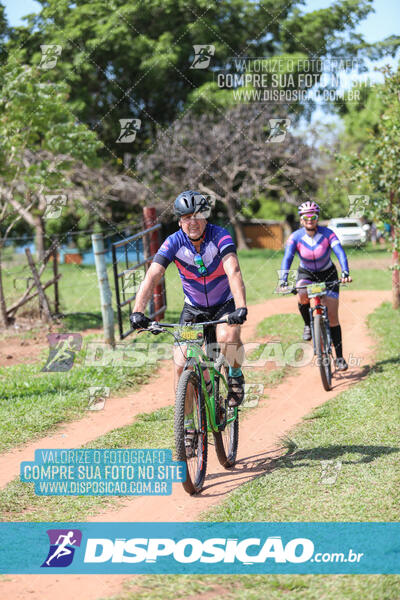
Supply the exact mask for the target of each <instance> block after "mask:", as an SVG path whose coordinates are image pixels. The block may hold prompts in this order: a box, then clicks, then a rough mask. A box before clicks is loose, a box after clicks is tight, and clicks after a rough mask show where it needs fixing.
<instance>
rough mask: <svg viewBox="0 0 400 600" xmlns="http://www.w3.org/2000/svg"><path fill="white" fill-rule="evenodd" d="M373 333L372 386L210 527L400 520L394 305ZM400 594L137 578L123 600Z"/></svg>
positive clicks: (325, 582) (255, 579)
mask: <svg viewBox="0 0 400 600" xmlns="http://www.w3.org/2000/svg"><path fill="white" fill-rule="evenodd" d="M369 325H370V327H371V328H372V331H373V333H374V335H375V336H376V337H377V338H378V340H379V351H378V356H377V363H376V364H375V365H374V367H373V368H372V369H371V370H370V372H369V374H368V376H367V378H366V379H365V380H364V381H363V382H361V383H360V384H358V385H357V386H354V387H353V388H351V389H349V390H347V391H345V392H343V393H342V394H340V396H338V397H337V398H335V399H332V400H331V401H328V402H327V403H326V404H325V405H324V406H322V407H320V408H318V409H317V410H315V411H313V412H312V413H311V414H310V415H309V416H308V417H307V418H306V419H305V420H304V423H303V424H301V425H300V426H299V427H297V428H296V429H295V430H294V432H293V433H292V434H291V439H287V440H286V442H285V444H286V447H287V453H286V454H285V455H283V456H282V458H281V459H278V460H275V461H273V462H271V464H270V465H269V466H268V468H267V469H266V473H265V474H264V475H262V476H260V477H258V478H256V479H255V480H253V481H252V482H250V483H247V484H245V485H243V486H241V487H240V488H238V489H237V490H236V491H234V492H233V493H231V494H230V495H229V497H228V499H227V500H226V501H225V502H224V503H222V504H221V505H219V506H217V507H215V508H214V509H212V510H210V511H208V512H207V513H204V514H203V516H202V520H204V521H232V522H235V521H260V520H266V521H398V520H399V518H400V475H399V470H398V463H399V457H400V444H399V440H400V409H399V404H398V390H399V389H400V357H399V352H398V340H399V339H400V314H399V313H395V312H393V310H392V309H391V307H390V306H389V304H384V305H382V306H381V307H380V308H379V309H378V310H376V311H375V312H374V313H373V314H372V315H371V316H370V319H369ZM264 327H265V326H262V328H264ZM321 460H334V461H336V460H340V461H341V462H342V468H341V470H340V471H339V474H338V478H337V480H336V482H335V483H334V484H333V485H327V484H324V483H322V482H321ZM399 586H400V578H399V576H398V575H357V576H356V575H235V576H232V575H222V576H221V575H218V576H212V575H202V576H199V575H196V576H193V575H156V576H140V577H136V578H134V579H133V580H131V581H130V582H129V583H127V584H126V585H125V591H124V592H123V593H121V594H119V595H117V596H114V597H113V600H173V599H176V598H197V597H199V595H200V594H201V593H204V594H207V598H209V599H210V600H211V599H214V598H215V599H217V598H219V597H221V596H223V597H224V598H228V599H230V600H259V599H260V598H268V599H271V600H274V599H276V600H281V598H287V599H288V600H320V599H321V598H323V599H324V600H337V599H338V598H340V599H341V600H342V599H346V600H359V599H360V598H368V600H393V599H395V598H398V597H399Z"/></svg>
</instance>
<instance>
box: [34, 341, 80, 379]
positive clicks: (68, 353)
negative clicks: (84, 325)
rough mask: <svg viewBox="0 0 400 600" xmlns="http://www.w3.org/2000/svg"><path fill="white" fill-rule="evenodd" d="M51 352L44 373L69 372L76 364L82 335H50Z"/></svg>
mask: <svg viewBox="0 0 400 600" xmlns="http://www.w3.org/2000/svg"><path fill="white" fill-rule="evenodd" d="M47 339H48V340H49V345H50V352H49V356H48V358H47V362H46V364H45V365H44V367H43V369H42V372H43V371H44V372H49V371H50V372H57V371H59V372H65V371H69V370H70V369H71V367H72V365H73V364H74V358H75V353H76V352H78V351H79V350H80V349H81V346H82V336H81V335H80V333H49V334H48V336H47Z"/></svg>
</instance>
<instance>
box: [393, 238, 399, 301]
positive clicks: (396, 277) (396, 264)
mask: <svg viewBox="0 0 400 600" xmlns="http://www.w3.org/2000/svg"><path fill="white" fill-rule="evenodd" d="M393 235H394V239H396V235H395V232H393ZM399 267H400V264H399V253H398V251H397V250H396V246H395V242H393V252H392V268H393V271H392V306H393V308H400V271H399Z"/></svg>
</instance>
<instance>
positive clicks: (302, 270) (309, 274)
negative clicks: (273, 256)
mask: <svg viewBox="0 0 400 600" xmlns="http://www.w3.org/2000/svg"><path fill="white" fill-rule="evenodd" d="M319 210H320V209H319V206H318V204H316V202H303V204H301V205H300V206H299V215H300V224H301V225H302V228H301V229H298V230H297V231H294V232H293V233H292V235H291V236H290V237H289V239H288V241H287V242H286V247H285V254H284V257H283V260H282V264H281V272H280V273H281V275H280V278H281V281H280V283H281V286H285V285H287V279H288V273H289V270H290V267H291V264H292V262H293V258H294V256H295V254H296V252H297V253H298V254H299V256H300V266H299V270H298V276H297V283H296V285H297V286H304V285H307V284H308V283H312V282H315V281H317V282H319V281H324V282H329V281H337V280H338V279H339V277H338V273H337V270H336V267H335V265H334V264H333V262H332V260H331V252H332V250H333V252H334V253H335V254H336V256H337V258H338V260H339V263H340V267H341V269H342V276H341V281H342V282H343V283H345V282H350V281H352V279H351V277H350V276H349V265H348V262H347V256H346V253H345V251H344V250H343V248H342V246H341V244H340V241H339V239H338V238H337V236H336V234H335V233H334V232H333V231H332V230H331V229H329V228H328V227H321V226H319V225H318V216H319ZM298 293H299V300H300V301H299V305H298V306H299V311H300V314H301V316H302V317H303V320H304V332H303V339H304V340H310V339H311V330H310V301H309V299H308V296H307V290H305V289H299V290H298ZM323 302H324V304H326V306H327V309H328V317H329V323H330V328H331V335H332V341H333V345H334V346H335V352H336V368H337V369H338V370H339V371H346V369H347V368H348V365H347V362H346V361H345V359H344V358H343V348H342V330H341V327H340V324H339V316H338V310H339V285H338V284H336V285H334V286H331V287H329V288H328V290H327V294H326V296H324V298H323Z"/></svg>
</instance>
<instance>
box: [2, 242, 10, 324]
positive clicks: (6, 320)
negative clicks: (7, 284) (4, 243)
mask: <svg viewBox="0 0 400 600" xmlns="http://www.w3.org/2000/svg"><path fill="white" fill-rule="evenodd" d="M1 251H2V248H1V246H0V322H1V324H2V325H3V327H8V326H9V324H10V320H9V318H8V316H7V308H6V299H5V297H4V289H3V271H2V266H1Z"/></svg>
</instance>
